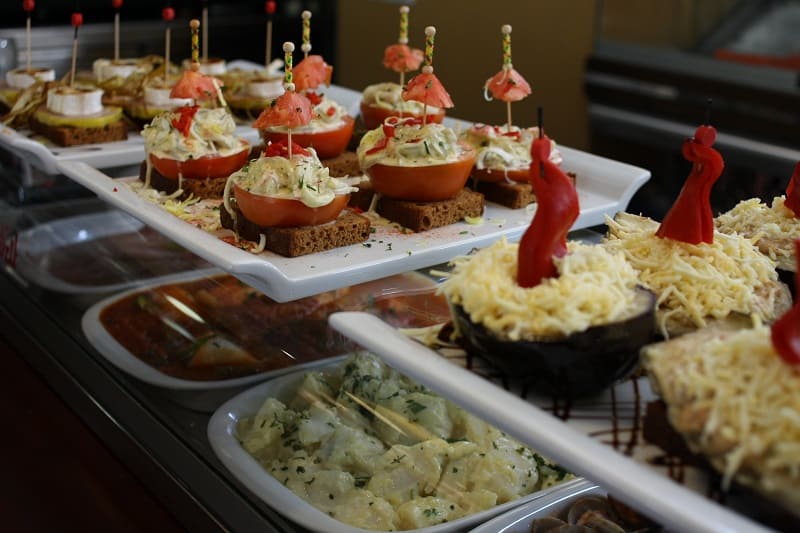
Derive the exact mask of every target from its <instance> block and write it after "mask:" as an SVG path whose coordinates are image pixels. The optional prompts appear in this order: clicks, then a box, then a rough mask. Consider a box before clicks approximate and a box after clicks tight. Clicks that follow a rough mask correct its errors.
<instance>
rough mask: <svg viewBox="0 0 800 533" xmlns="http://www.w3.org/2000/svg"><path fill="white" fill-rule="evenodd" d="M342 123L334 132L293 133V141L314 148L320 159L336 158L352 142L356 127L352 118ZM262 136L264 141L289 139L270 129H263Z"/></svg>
mask: <svg viewBox="0 0 800 533" xmlns="http://www.w3.org/2000/svg"><path fill="white" fill-rule="evenodd" d="M342 121H343V124H342V126H341V127H339V128H336V129H332V130H324V131H319V132H292V141H293V142H295V143H297V144H299V145H300V146H303V147H311V148H314V150H316V151H317V155H318V156H319V158H320V159H329V158H331V157H336V156H337V155H339V154H341V153H342V152H344V149H345V148H347V143H349V142H350V138H351V137H352V136H353V127H354V126H355V120H353V117H351V116H347V115H345V116H343V117H342ZM254 126H255V124H254ZM261 136H262V137H263V138H264V140H267V141H272V142H276V141H283V142H286V141H287V140H288V138H289V136H288V135H287V134H286V133H285V132H280V131H272V130H270V129H262V130H261Z"/></svg>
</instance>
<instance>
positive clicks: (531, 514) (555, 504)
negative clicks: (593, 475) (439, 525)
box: [469, 480, 606, 533]
mask: <svg viewBox="0 0 800 533" xmlns="http://www.w3.org/2000/svg"><path fill="white" fill-rule="evenodd" d="M557 489H558V490H554V491H553V492H551V493H549V494H548V495H547V496H545V497H543V498H539V499H537V500H534V501H532V502H528V503H526V504H524V505H520V506H519V507H517V508H516V509H514V510H512V511H508V512H507V513H503V514H501V515H500V516H497V517H495V518H492V519H491V520H489V521H488V522H486V523H485V524H482V525H480V526H478V527H476V528H475V529H472V530H470V532H469V533H530V531H531V524H532V522H533V521H534V519H536V518H544V517H545V516H553V515H560V514H561V513H562V512H563V511H564V510H565V509H567V508H569V506H570V505H571V504H572V502H574V501H575V500H577V499H578V498H585V497H587V496H605V495H606V491H605V490H603V489H602V488H600V487H599V486H597V485H596V484H594V483H593V482H591V481H589V480H581V481H580V482H579V483H577V484H575V485H574V486H571V487H557Z"/></svg>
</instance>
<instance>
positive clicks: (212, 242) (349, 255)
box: [59, 147, 650, 301]
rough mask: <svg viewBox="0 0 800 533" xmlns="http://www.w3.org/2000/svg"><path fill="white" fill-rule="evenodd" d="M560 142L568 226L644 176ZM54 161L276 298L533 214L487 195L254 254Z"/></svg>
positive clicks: (591, 221) (345, 279) (599, 219)
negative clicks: (464, 204) (436, 216)
mask: <svg viewBox="0 0 800 533" xmlns="http://www.w3.org/2000/svg"><path fill="white" fill-rule="evenodd" d="M560 150H561V152H562V154H563V157H564V163H563V165H562V166H563V167H564V168H565V169H566V170H568V171H572V172H575V173H577V175H578V178H577V180H578V181H577V189H578V197H579V200H580V205H581V212H580V215H579V217H578V219H577V221H576V222H575V225H574V226H573V228H572V229H573V230H575V229H580V228H586V227H589V226H594V225H598V224H603V223H604V217H605V216H606V215H611V216H613V215H614V214H615V213H617V212H618V211H623V210H625V208H626V207H627V205H628V202H629V201H630V199H631V197H632V196H633V194H634V193H635V192H636V191H637V190H638V189H639V187H641V186H642V185H643V184H644V183H645V182H646V181H647V180H648V179H649V178H650V172H648V171H647V170H644V169H642V168H638V167H634V166H631V165H627V164H624V163H619V162H617V161H612V160H610V159H604V158H602V157H598V156H594V155H591V154H588V153H586V152H581V151H579V150H573V149H570V148H565V147H561V148H560ZM59 168H60V169H61V170H62V171H63V172H64V174H66V175H68V176H69V177H71V178H72V179H74V180H75V181H77V182H78V183H80V184H81V185H84V186H85V187H87V188H88V189H91V190H92V191H94V192H95V193H97V195H98V196H99V197H100V198H102V199H103V200H105V201H107V202H109V203H111V204H112V205H114V206H116V207H118V208H120V209H122V210H124V211H127V212H128V213H131V214H132V215H134V216H136V217H137V218H139V219H140V220H142V221H143V222H144V223H145V224H148V225H150V226H151V227H153V228H155V229H156V230H158V231H160V232H162V233H163V234H164V235H166V236H167V237H169V238H170V239H172V240H173V241H175V242H177V243H178V244H180V245H181V246H183V247H185V248H187V249H189V250H191V251H193V252H194V253H196V254H197V255H199V256H200V257H202V258H203V259H205V260H206V261H209V262H210V263H213V264H215V265H217V266H218V267H220V268H222V269H224V270H227V271H228V272H230V273H231V274H233V275H235V276H236V277H238V278H240V279H241V280H243V281H244V282H245V283H247V284H249V285H251V286H253V287H256V288H258V289H259V290H261V291H263V292H264V293H265V294H267V295H268V296H270V297H271V298H273V299H275V300H278V301H288V300H293V299H297V298H302V297H304V296H309V295H312V294H317V293H320V292H323V291H326V290H331V289H335V288H338V287H344V286H347V285H352V284H354V283H359V282H363V281H368V280H372V279H378V278H382V277H386V276H390V275H392V274H398V273H400V272H408V271H410V270H417V269H420V268H425V267H428V266H431V265H436V264H439V263H444V262H446V261H448V260H450V259H451V258H453V257H454V256H456V255H459V254H463V253H466V252H468V251H469V250H471V249H472V248H477V247H482V246H486V245H488V244H490V243H492V242H494V241H496V240H497V239H499V238H500V237H507V238H508V239H517V238H519V237H520V236H521V235H522V233H523V232H524V231H525V229H526V228H527V227H528V225H529V223H530V220H531V217H532V216H533V210H527V209H509V208H506V207H502V206H499V205H497V204H492V203H491V202H489V203H487V206H486V210H485V213H484V217H483V223H482V224H480V225H470V224H467V223H466V222H459V223H457V224H452V225H450V226H445V227H442V228H436V229H433V230H430V231H425V232H421V233H408V234H407V233H403V232H401V231H399V230H398V229H396V228H392V227H389V226H379V227H377V228H376V232H375V233H374V234H372V235H371V236H370V239H369V240H368V241H367V243H366V244H355V245H352V246H347V247H342V248H337V249H334V250H329V251H326V252H321V253H317V254H311V255H307V256H301V257H294V258H287V257H282V256H279V255H277V254H274V253H271V252H264V253H261V254H258V255H255V254H251V253H249V252H246V251H243V250H241V249H238V248H236V247H234V246H230V245H228V244H226V243H225V242H223V241H221V240H219V239H217V238H216V237H214V236H212V235H210V234H208V233H206V232H204V231H202V230H200V229H198V228H196V227H194V226H192V225H190V224H188V223H184V222H182V221H180V220H177V219H176V218H175V217H174V216H172V215H171V214H169V213H167V212H166V211H164V210H163V209H161V208H160V207H159V206H157V205H154V204H152V203H150V202H147V201H146V200H144V199H142V198H141V197H140V196H138V195H137V194H136V193H135V192H134V191H132V190H131V189H130V188H129V187H127V186H126V185H124V182H125V180H122V181H120V180H114V179H112V178H110V177H109V176H107V175H105V174H103V173H102V172H100V171H98V170H96V169H94V168H92V167H90V166H89V165H87V164H85V163H78V162H74V161H72V162H64V163H60V164H59Z"/></svg>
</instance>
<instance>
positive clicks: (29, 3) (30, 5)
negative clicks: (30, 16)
mask: <svg viewBox="0 0 800 533" xmlns="http://www.w3.org/2000/svg"><path fill="white" fill-rule="evenodd" d="M34 7H35V4H34V1H33V0H22V10H23V11H27V12H28V13H30V12H31V11H33V9H34Z"/></svg>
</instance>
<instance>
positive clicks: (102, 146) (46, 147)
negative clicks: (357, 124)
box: [0, 85, 361, 174]
mask: <svg viewBox="0 0 800 533" xmlns="http://www.w3.org/2000/svg"><path fill="white" fill-rule="evenodd" d="M324 92H325V94H326V95H328V96H329V97H331V98H333V99H334V100H336V101H337V102H339V103H341V104H342V105H343V106H344V107H346V108H347V110H348V112H349V113H351V114H354V113H357V112H358V107H359V102H360V101H361V93H359V92H357V91H354V90H352V89H347V88H345V87H339V86H336V85H332V86H330V87H328V88H327V89H325V91H324ZM236 135H237V136H238V137H241V138H243V139H245V140H247V141H249V142H250V143H253V144H255V143H257V142H258V139H259V136H258V131H257V130H255V129H253V128H251V127H250V126H249V125H240V126H237V128H236ZM0 147H3V148H5V149H7V150H10V151H11V152H13V153H14V154H16V155H18V156H19V157H21V158H23V159H25V160H26V161H29V162H30V163H31V164H32V165H33V166H35V167H36V168H38V169H40V170H42V171H43V172H45V173H46V174H59V173H60V172H61V169H60V168H59V167H58V164H59V163H66V162H73V161H75V162H77V161H80V162H83V163H86V164H87V165H90V166H92V167H94V168H100V169H104V168H114V167H125V166H129V165H138V164H139V163H141V161H142V160H143V159H144V140H143V139H142V136H141V135H139V133H138V132H133V131H129V132H128V139H127V140H125V141H116V142H109V143H98V144H86V145H81V146H69V147H62V146H57V145H55V144H53V143H52V142H50V141H48V140H46V139H44V138H43V137H41V136H38V135H37V136H35V137H34V136H33V134H32V133H31V132H30V131H28V130H19V131H17V130H15V129H13V128H9V127H7V126H0Z"/></svg>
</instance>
